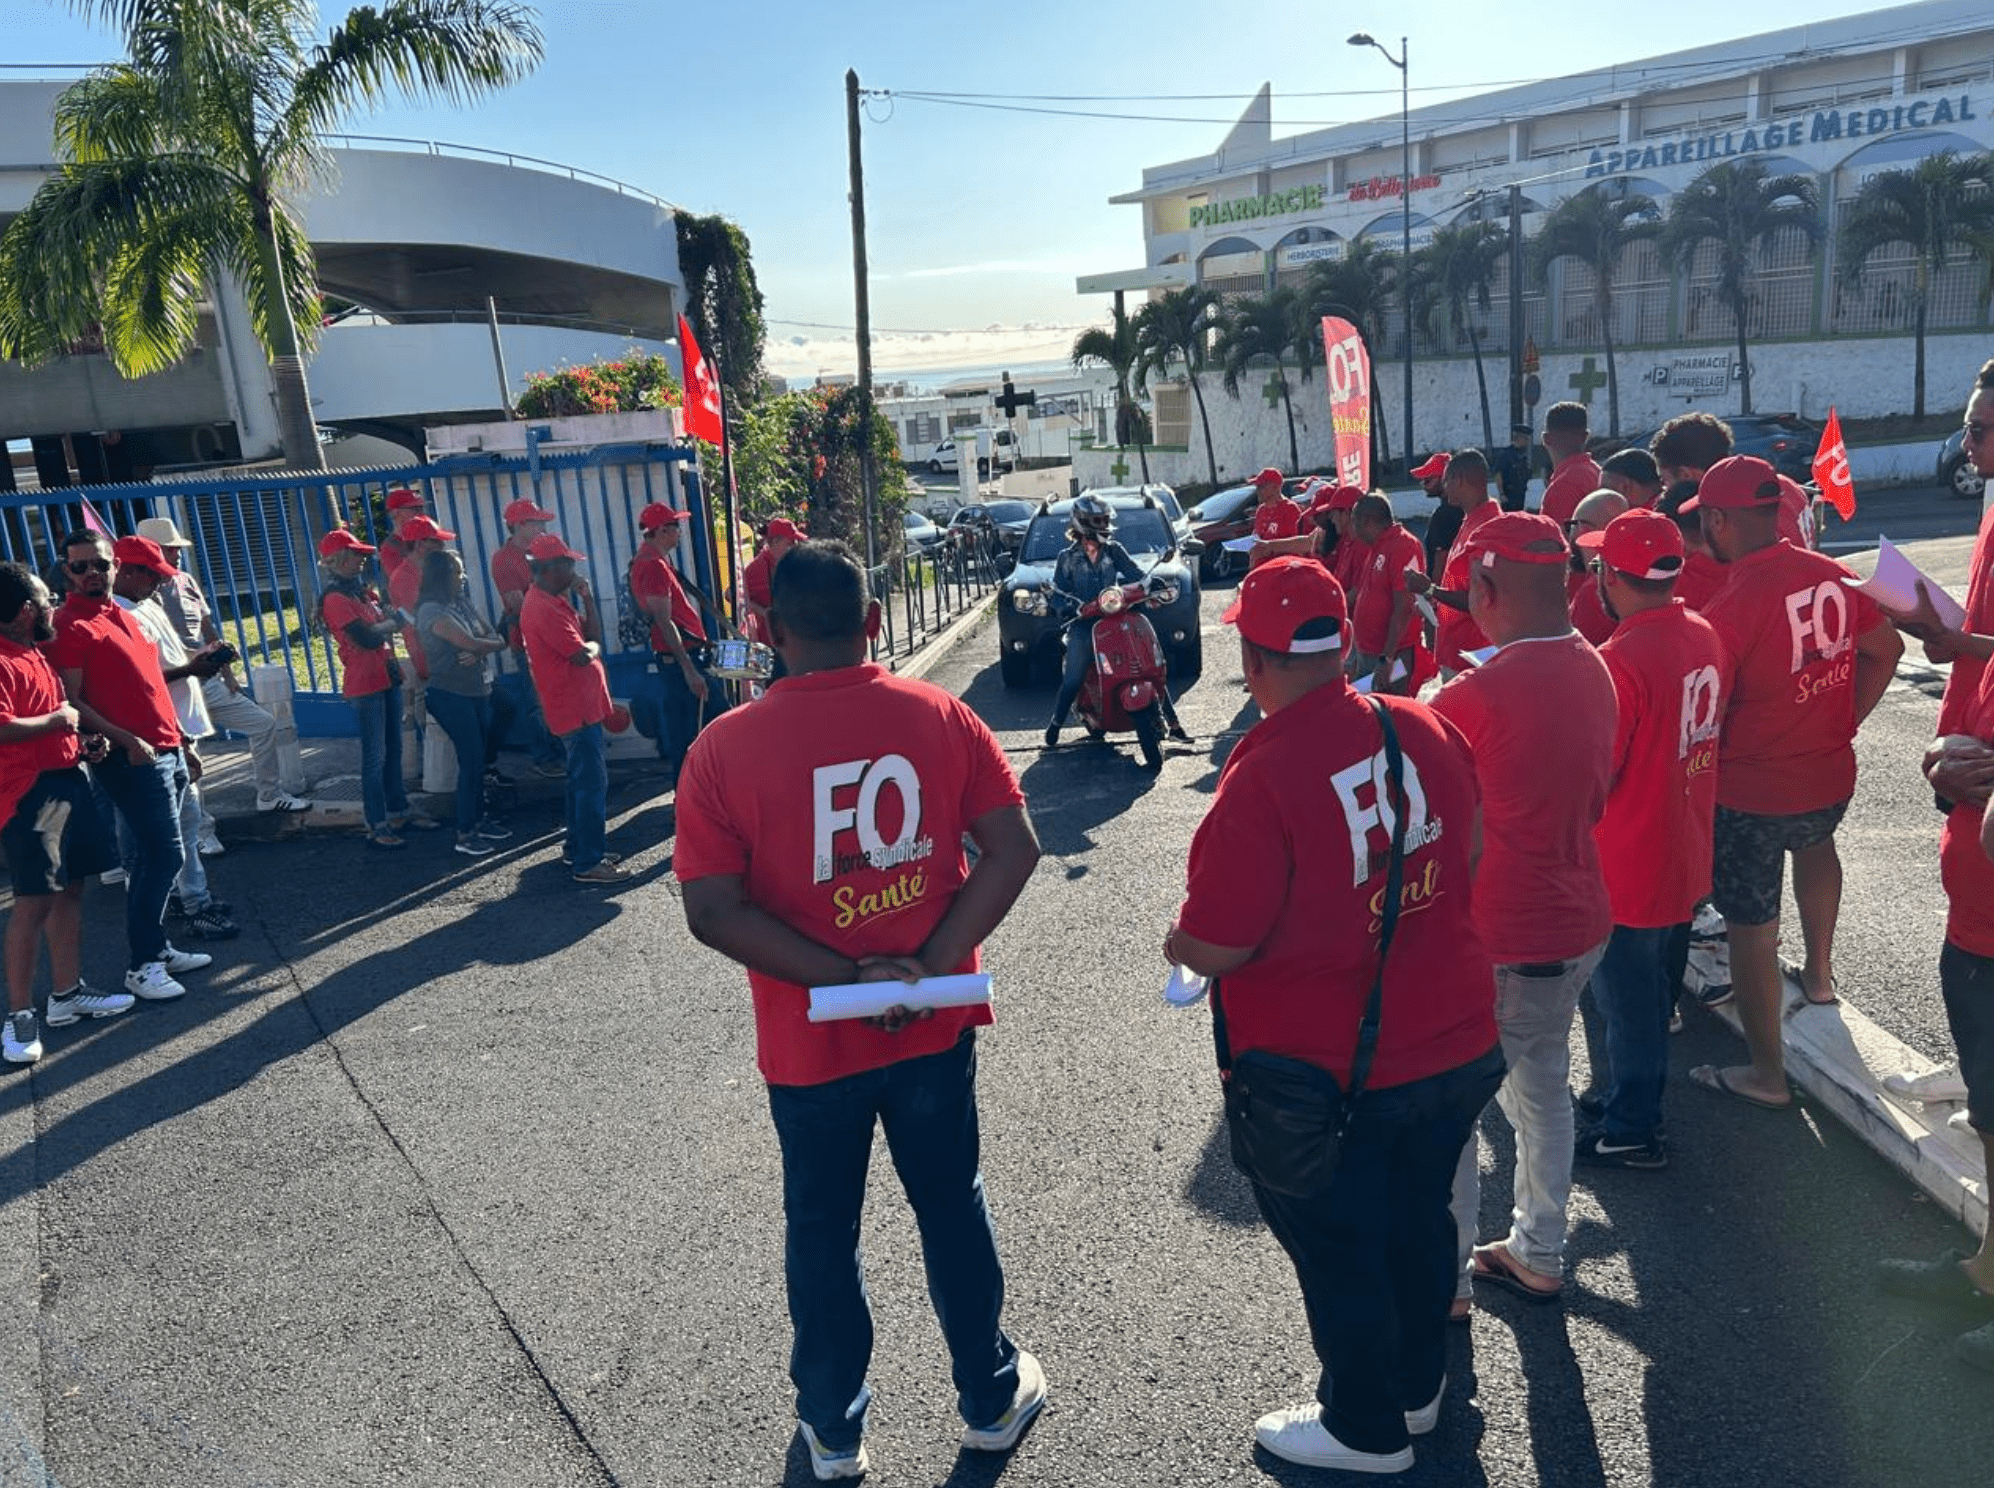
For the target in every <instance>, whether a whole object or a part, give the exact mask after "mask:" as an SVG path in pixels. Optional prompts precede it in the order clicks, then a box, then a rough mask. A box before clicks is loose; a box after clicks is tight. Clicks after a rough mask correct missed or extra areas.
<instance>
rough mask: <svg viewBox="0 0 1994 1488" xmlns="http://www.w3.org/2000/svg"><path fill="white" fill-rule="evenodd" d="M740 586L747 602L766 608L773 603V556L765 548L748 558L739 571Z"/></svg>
mask: <svg viewBox="0 0 1994 1488" xmlns="http://www.w3.org/2000/svg"><path fill="white" fill-rule="evenodd" d="M741 588H742V591H743V592H744V593H746V595H747V596H748V603H749V604H758V605H760V606H761V607H762V608H763V609H767V608H768V607H769V606H770V605H772V604H774V603H775V558H774V555H772V554H771V553H770V552H769V550H768V549H767V548H763V549H762V550H761V551H760V552H759V553H757V554H755V556H754V557H753V558H751V559H749V560H748V566H747V567H746V568H745V569H743V570H742V571H741Z"/></svg>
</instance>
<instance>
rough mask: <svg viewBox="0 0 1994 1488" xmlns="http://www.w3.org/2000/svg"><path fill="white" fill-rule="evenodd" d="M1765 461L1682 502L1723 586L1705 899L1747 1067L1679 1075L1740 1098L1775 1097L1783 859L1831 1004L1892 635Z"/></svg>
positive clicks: (1814, 988) (1810, 972)
mask: <svg viewBox="0 0 1994 1488" xmlns="http://www.w3.org/2000/svg"><path fill="white" fill-rule="evenodd" d="M1781 499H1782V498H1781V492H1780V485H1779V479H1778V476H1777V474H1776V473H1775V472H1774V470H1773V468H1772V466H1770V465H1768V464H1767V463H1766V462H1765V461H1764V460H1760V459H1755V458H1753V457H1751V456H1749V455H1733V456H1731V457H1730V458H1728V459H1724V460H1720V461H1718V462H1717V463H1716V464H1715V465H1713V466H1711V467H1710V469H1709V470H1707V471H1706V472H1704V475H1703V479H1702V480H1701V482H1700V483H1699V484H1698V487H1697V494H1696V497H1695V499H1694V500H1693V501H1690V502H1686V503H1684V505H1683V508H1682V509H1683V510H1684V511H1686V512H1688V511H1694V512H1697V513H1700V514H1701V516H1702V519H1703V535H1704V538H1705V540H1706V541H1708V542H1709V544H1710V548H1711V551H1712V552H1713V553H1715V554H1716V555H1717V558H1718V560H1719V561H1720V562H1722V563H1724V564H1725V565H1726V566H1727V567H1728V568H1729V570H1730V581H1729V582H1728V583H1727V584H1726V585H1725V586H1724V589H1723V591H1722V592H1721V593H1719V594H1718V596H1717V597H1716V598H1715V599H1713V600H1711V601H1710V603H1709V605H1708V606H1706V607H1705V609H1704V612H1703V614H1704V618H1705V619H1707V620H1708V621H1709V622H1710V623H1711V624H1712V625H1713V626H1715V627H1716V628H1717V634H1718V636H1719V637H1720V638H1721V639H1722V640H1723V642H1724V649H1725V652H1726V654H1727V655H1728V656H1729V657H1730V659H1731V669H1732V685H1731V696H1730V700H1729V702H1728V704H1727V705H1726V709H1725V716H1724V733H1723V741H1722V743H1721V745H1720V747H1719V749H1718V756H1717V825H1716V849H1715V852H1716V860H1715V864H1714V873H1713V878H1712V886H1711V900H1712V902H1713V903H1714V904H1715V905H1716V906H1717V910H1718V912H1719V913H1720V914H1722V915H1723V916H1724V919H1725V922H1726V924H1727V926H1728V927H1729V928H1728V933H1729V939H1730V951H1731V985H1732V987H1733V989H1734V990H1735V992H1736V994H1737V998H1738V1015H1739V1021H1740V1023H1741V1024H1742V1025H1743V1028H1744V1034H1745V1043H1746V1046H1747V1048H1748V1049H1749V1050H1750V1052H1751V1063H1750V1064H1748V1065H1740V1066H1734V1067H1729V1068H1718V1067H1716V1066H1713V1065H1700V1066H1698V1067H1697V1068H1696V1069H1693V1070H1691V1071H1690V1079H1692V1080H1693V1081H1695V1082H1696V1083H1697V1084H1699V1085H1702V1086H1704V1087H1705V1088H1707V1089H1711V1090H1716V1091H1718V1092H1720V1093H1721V1094H1725V1095H1730V1096H1735V1097H1737V1098H1738V1099H1740V1100H1744V1101H1747V1102H1749V1103H1751V1104H1753V1105H1757V1106H1766V1107H1785V1106H1787V1105H1790V1104H1791V1103H1792V1095H1791V1093H1790V1092H1789V1091H1788V1090H1787V1087H1786V1070H1785V1059H1784V1054H1783V1051H1782V1048H1781V1044H1780V1037H1781V1035H1780V1016H1781V1007H1780V1004H1781V1001H1782V996H1781V985H1782V977H1781V971H1780V964H1779V907H1780V896H1781V889H1782V879H1783V877H1784V870H1785V862H1786V855H1787V854H1788V853H1792V854H1793V897H1794V901H1795V903H1797V904H1798V905H1799V907H1800V930H1801V936H1802V939H1803V940H1804V942H1805V944H1806V947H1807V962H1806V965H1805V967H1804V968H1803V969H1802V971H1801V972H1800V976H1799V981H1800V984H1801V990H1802V991H1803V992H1804V993H1805V995H1806V997H1807V999H1808V1001H1810V1002H1816V1003H1831V1002H1833V1001H1834V1000H1835V990H1834V973H1833V970H1832V963H1831V957H1832V951H1833V944H1834V934H1835V918H1836V916H1837V915H1838V914H1839V912H1840V909H1841V898H1842V865H1841V860H1840V858H1838V857H1837V856H1836V854H1835V828H1836V826H1837V825H1838V824H1839V823H1840V822H1841V819H1842V815H1843V813H1844V812H1846V811H1847V810H1848V805H1849V798H1850V796H1851V795H1853V794H1854V792H1855V781H1856V756H1855V736H1856V729H1857V728H1858V727H1859V726H1860V724H1861V723H1862V720H1863V719H1865V718H1867V717H1868V716H1869V712H1870V709H1872V708H1874V707H1875V706H1876V704H1877V702H1878V701H1879V700H1880V699H1881V698H1882V697H1883V693H1884V689H1885V688H1887V687H1888V686H1889V685H1890V678H1891V675H1892V674H1893V672H1894V671H1895V669H1896V666H1897V659H1898V657H1900V656H1901V655H1903V653H1904V643H1903V641H1902V640H1900V639H1899V638H1898V635H1897V632H1896V631H1894V630H1893V629H1891V627H1890V625H1889V623H1888V622H1887V621H1885V620H1884V618H1883V614H1882V612H1881V611H1880V610H1878V609H1877V607H1876V605H1875V604H1874V602H1872V601H1871V600H1870V598H1869V596H1868V595H1866V594H1863V593H1862V592H1860V591H1859V590H1856V589H1852V588H1850V587H1849V586H1848V585H1847V584H1846V583H1844V582H1843V581H1844V580H1845V579H1847V578H1849V577H1851V575H1850V573H1849V571H1848V569H1846V568H1844V567H1843V566H1842V565H1841V564H1839V563H1837V562H1835V561H1834V560H1833V559H1832V558H1826V557H1823V556H1822V555H1821V554H1819V553H1814V552H1810V551H1809V550H1807V549H1805V548H1796V547H1795V546H1793V544H1791V543H1789V542H1786V541H1785V540H1783V539H1782V538H1781V537H1780V535H1779V508H1780V503H1781Z"/></svg>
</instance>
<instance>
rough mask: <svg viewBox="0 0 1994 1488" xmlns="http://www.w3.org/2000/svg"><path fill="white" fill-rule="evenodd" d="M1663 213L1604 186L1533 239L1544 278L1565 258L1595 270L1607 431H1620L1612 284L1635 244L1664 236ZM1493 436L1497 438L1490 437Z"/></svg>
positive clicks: (1579, 197)
mask: <svg viewBox="0 0 1994 1488" xmlns="http://www.w3.org/2000/svg"><path fill="white" fill-rule="evenodd" d="M1662 230H1663V229H1662V220H1661V210H1660V209H1659V208H1658V207H1656V205H1655V203H1654V199H1653V198H1651V197H1647V196H1643V195H1641V194H1640V193H1639V192H1633V193H1629V194H1625V195H1620V196H1614V195H1610V194H1609V193H1608V191H1607V188H1606V187H1604V186H1596V187H1594V188H1592V189H1591V190H1589V191H1581V192H1579V193H1577V194H1576V195H1574V196H1568V197H1566V198H1565V199H1564V200H1563V201H1561V202H1559V203H1558V205H1557V207H1556V208H1555V209H1554V210H1553V211H1552V213H1551V215H1550V216H1549V217H1548V218H1547V219H1546V220H1545V222H1544V226H1543V227H1542V228H1541V229H1539V230H1538V233H1537V236H1536V237H1534V238H1532V239H1531V240H1530V249H1529V253H1530V265H1531V268H1532V269H1533V270H1534V271H1535V273H1536V275H1537V277H1539V278H1540V279H1541V278H1542V277H1544V275H1545V274H1546V273H1547V272H1548V271H1549V269H1550V267H1551V265H1552V264H1553V263H1555V262H1556V261H1557V260H1559V259H1561V258H1569V259H1573V260H1575V261H1576V262H1578V263H1582V264H1584V265H1585V266H1586V267H1587V268H1588V269H1590V270H1591V271H1592V295H1593V310H1594V313H1595V314H1596V315H1597V316H1598V317H1599V338H1600V344H1601V346H1602V347H1603V349H1604V350H1605V352H1606V398H1607V432H1608V433H1609V434H1618V433H1619V432H1620V369H1619V364H1618V362H1617V360H1616V359H1615V357H1614V352H1613V281H1614V277H1615V275H1616V274H1618V273H1619V270H1620V259H1621V255H1622V254H1624V253H1625V252H1626V251H1627V249H1628V247H1629V246H1630V245H1631V244H1634V243H1637V242H1641V241H1643V240H1644V239H1648V238H1653V237H1657V236H1659V235H1660V234H1661V232H1662ZM1490 437H1491V438H1493V437H1494V436H1493V435H1491V436H1490Z"/></svg>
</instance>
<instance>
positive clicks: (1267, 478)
mask: <svg viewBox="0 0 1994 1488" xmlns="http://www.w3.org/2000/svg"><path fill="white" fill-rule="evenodd" d="M1286 479H1287V477H1286V476H1285V475H1283V474H1281V472H1280V471H1278V470H1276V469H1275V468H1274V467H1273V466H1272V465H1269V466H1268V467H1267V468H1266V469H1265V470H1263V471H1261V472H1260V474H1258V475H1256V476H1254V477H1253V484H1254V485H1256V486H1266V485H1274V486H1278V485H1280V484H1281V483H1282V482H1283V481H1285V480H1286Z"/></svg>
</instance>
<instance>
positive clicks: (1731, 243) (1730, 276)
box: [1661, 160, 1821, 413]
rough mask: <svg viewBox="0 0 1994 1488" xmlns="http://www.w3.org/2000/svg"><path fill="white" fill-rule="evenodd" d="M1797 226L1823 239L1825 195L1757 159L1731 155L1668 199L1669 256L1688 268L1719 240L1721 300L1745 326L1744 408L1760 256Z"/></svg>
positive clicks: (1747, 408)
mask: <svg viewBox="0 0 1994 1488" xmlns="http://www.w3.org/2000/svg"><path fill="white" fill-rule="evenodd" d="M1789 230H1791V231H1796V232H1799V233H1802V234H1804V235H1805V236H1806V238H1807V241H1808V243H1809V244H1810V245H1812V244H1816V243H1819V242H1820V240H1821V207H1820V196H1819V193H1818V192H1817V191H1816V190H1815V186H1814V178H1813V177H1812V176H1805V175H1784V176H1775V175H1771V174H1769V173H1768V172H1767V170H1766V168H1765V166H1764V165H1763V164H1762V163H1760V162H1759V161H1756V160H1726V161H1723V162H1721V163H1719V164H1717V165H1713V166H1711V167H1710V169H1709V170H1707V171H1705V172H1704V173H1703V174H1702V175H1700V176H1698V177H1697V178H1696V179H1695V180H1694V181H1691V182H1690V183H1689V184H1688V185H1687V186H1685V187H1683V189H1682V190H1680V191H1678V192H1677V193H1676V194H1675V198H1674V200H1672V201H1671V202H1670V203H1669V216H1668V221H1667V222H1666V223H1665V224H1663V227H1662V232H1661V247H1662V256H1663V258H1664V259H1665V260H1667V261H1668V263H1670V264H1671V265H1672V266H1673V267H1674V268H1675V269H1676V270H1677V271H1678V272H1681V273H1688V272H1689V269H1690V265H1691V264H1692V263H1694V262H1695V260H1696V251H1697V249H1698V248H1700V247H1702V246H1703V243H1704V241H1705V240H1706V239H1711V240H1714V241H1715V242H1716V244H1717V285H1716V289H1717V298H1718V299H1719V300H1720V301H1722V302H1723V303H1724V305H1725V306H1727V307H1728V308H1729V309H1730V311H1731V319H1732V322H1733V324H1735V325H1736V326H1737V328H1738V379H1739V383H1738V411H1739V412H1740V413H1750V412H1751V411H1752V364H1751V361H1750V358H1749V356H1748V355H1747V352H1746V345H1745V326H1746V323H1747V322H1748V321H1749V320H1750V319H1751V313H1752V274H1753V269H1754V264H1755V260H1756V259H1757V258H1758V257H1759V256H1761V255H1763V254H1764V253H1766V252H1767V251H1769V250H1770V249H1771V248H1772V246H1773V244H1774V243H1775V242H1776V241H1777V240H1778V238H1779V235H1780V234H1781V233H1784V232H1787V231H1789Z"/></svg>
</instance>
